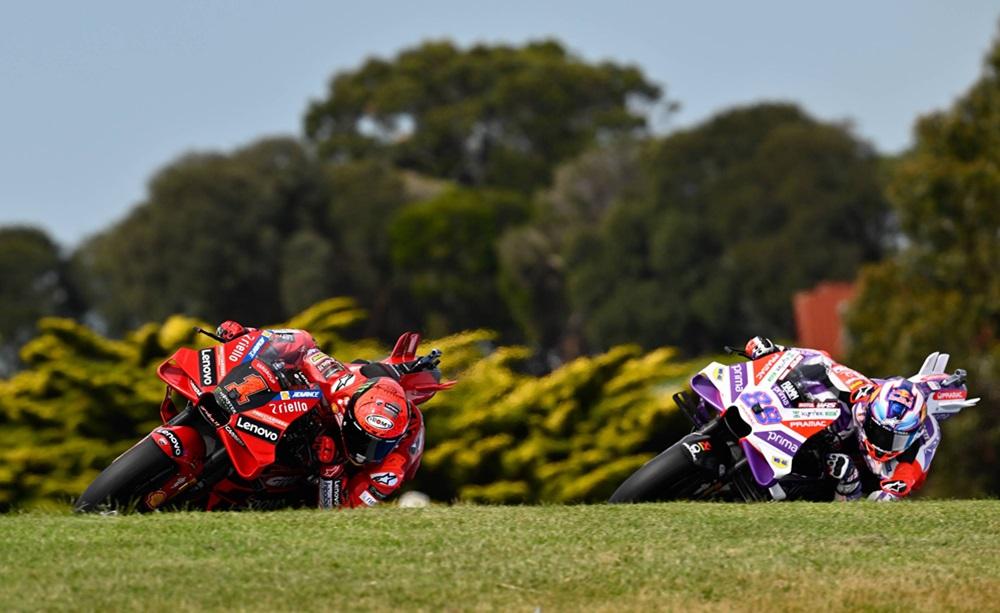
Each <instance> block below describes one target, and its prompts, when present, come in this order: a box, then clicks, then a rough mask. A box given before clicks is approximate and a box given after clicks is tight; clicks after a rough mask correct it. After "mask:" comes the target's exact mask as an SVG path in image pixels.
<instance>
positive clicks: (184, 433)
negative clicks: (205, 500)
mask: <svg viewBox="0 0 1000 613" xmlns="http://www.w3.org/2000/svg"><path fill="white" fill-rule="evenodd" d="M203 425H205V424H204V421H203V420H202V419H201V418H200V417H199V416H198V415H197V414H196V413H195V412H194V409H193V407H192V406H191V405H188V406H187V407H186V408H185V409H184V410H182V411H181V412H180V413H178V414H177V415H175V416H174V417H172V418H171V419H170V421H168V422H167V423H166V424H164V425H162V426H159V427H157V428H154V429H153V431H152V432H150V434H149V438H151V439H152V440H153V442H154V443H156V446H157V447H159V448H160V451H162V452H163V453H164V455H166V456H167V457H168V458H170V459H171V460H173V462H174V464H175V465H176V466H177V472H176V473H175V474H174V476H173V477H172V478H170V479H168V480H167V482H166V483H164V484H163V485H162V486H161V487H160V488H159V489H158V490H156V492H154V493H153V494H151V495H150V496H149V497H148V498H149V500H147V501H146V502H147V504H149V506H150V508H155V507H159V506H162V505H163V504H164V503H166V502H168V501H170V500H173V499H175V498H176V497H177V496H178V495H179V494H181V493H193V492H192V490H191V489H190V488H192V486H194V485H195V484H198V487H197V488H195V489H198V490H201V489H204V486H205V485H206V484H214V483H215V482H216V481H218V480H219V479H221V478H222V477H224V476H225V475H226V474H227V473H228V471H229V468H230V466H231V463H230V461H229V457H228V454H227V453H226V449H225V447H223V446H222V445H212V447H213V448H212V449H206V440H208V441H212V440H214V437H213V436H212V433H209V432H207V428H204V427H201V428H200V427H199V426H203Z"/></svg>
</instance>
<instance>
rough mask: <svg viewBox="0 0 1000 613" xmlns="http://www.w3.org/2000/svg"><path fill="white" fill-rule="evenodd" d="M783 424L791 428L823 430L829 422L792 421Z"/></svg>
mask: <svg viewBox="0 0 1000 613" xmlns="http://www.w3.org/2000/svg"><path fill="white" fill-rule="evenodd" d="M785 423H787V424H788V425H789V426H791V427H792V428H825V427H826V426H827V425H828V424H829V423H830V422H828V421H826V420H822V419H793V420H790V421H788V422H785Z"/></svg>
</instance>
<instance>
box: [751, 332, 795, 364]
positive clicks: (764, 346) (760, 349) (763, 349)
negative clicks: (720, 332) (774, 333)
mask: <svg viewBox="0 0 1000 613" xmlns="http://www.w3.org/2000/svg"><path fill="white" fill-rule="evenodd" d="M784 350H785V348H784V347H782V346H781V345H776V344H775V343H774V342H773V341H772V340H771V339H769V338H767V337H765V336H755V337H753V338H752V339H750V340H749V341H747V346H746V348H745V349H744V351H745V352H746V354H747V357H749V358H750V359H751V360H756V359H758V358H762V357H764V356H765V355H770V354H772V353H776V352H778V351H784Z"/></svg>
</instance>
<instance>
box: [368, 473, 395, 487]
mask: <svg viewBox="0 0 1000 613" xmlns="http://www.w3.org/2000/svg"><path fill="white" fill-rule="evenodd" d="M372 481H374V482H375V483H378V484H379V485H384V486H386V487H393V486H395V485H396V484H397V483H399V476H398V475H397V474H396V473H391V472H390V473H373V474H372Z"/></svg>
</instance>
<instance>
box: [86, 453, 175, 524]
mask: <svg viewBox="0 0 1000 613" xmlns="http://www.w3.org/2000/svg"><path fill="white" fill-rule="evenodd" d="M176 472H177V465H176V464H175V463H174V461H173V460H171V459H170V458H169V457H167V455H166V454H164V453H163V451H161V450H160V448H159V447H158V446H157V445H156V443H155V442H153V440H152V439H150V438H148V437H147V438H144V439H143V440H141V441H139V442H138V443H137V444H136V445H135V446H134V447H132V448H131V449H129V450H128V451H126V452H125V453H123V454H122V455H121V456H119V457H118V459H117V460H115V461H114V462H112V463H111V466H108V467H107V468H105V469H104V471H103V472H101V474H100V475H98V476H97V478H96V479H94V482H93V483H91V484H90V486H89V487H88V488H87V490H86V491H85V492H84V493H83V495H82V496H80V497H79V498H78V499H77V501H76V504H75V505H74V506H73V510H74V511H76V512H77V513H116V512H117V513H125V512H140V513H144V512H148V511H151V510H153V508H154V507H153V506H150V505H149V503H148V501H147V500H146V498H147V496H148V495H149V494H150V493H152V492H155V491H156V490H157V489H159V487H160V486H161V485H163V484H164V483H166V482H167V480H168V479H169V478H170V477H172V476H174V474H176Z"/></svg>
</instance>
